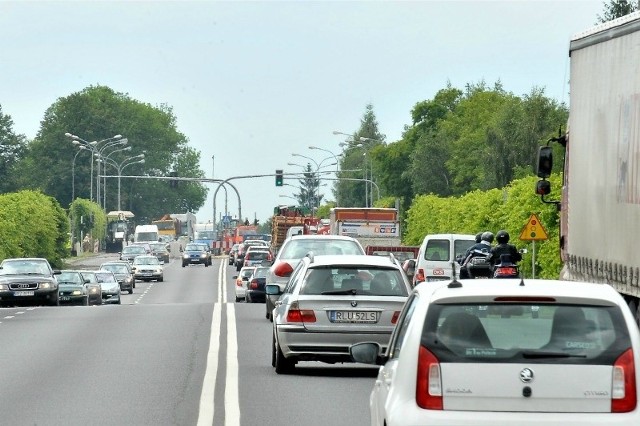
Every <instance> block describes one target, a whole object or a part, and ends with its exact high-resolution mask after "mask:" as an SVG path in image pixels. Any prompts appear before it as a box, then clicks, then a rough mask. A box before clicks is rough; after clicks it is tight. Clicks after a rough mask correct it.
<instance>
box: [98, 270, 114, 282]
mask: <svg viewBox="0 0 640 426" xmlns="http://www.w3.org/2000/svg"><path fill="white" fill-rule="evenodd" d="M96 282H99V283H115V282H116V277H114V276H113V274H101V273H100V272H96Z"/></svg>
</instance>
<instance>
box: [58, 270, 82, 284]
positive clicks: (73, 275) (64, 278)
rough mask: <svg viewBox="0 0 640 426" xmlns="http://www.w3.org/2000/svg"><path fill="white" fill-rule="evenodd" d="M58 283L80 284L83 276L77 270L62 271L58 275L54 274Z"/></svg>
mask: <svg viewBox="0 0 640 426" xmlns="http://www.w3.org/2000/svg"><path fill="white" fill-rule="evenodd" d="M56 279H57V281H58V283H59V284H78V285H80V284H82V283H83V278H82V277H81V276H80V274H79V273H77V272H67V271H62V272H60V275H57V276H56Z"/></svg>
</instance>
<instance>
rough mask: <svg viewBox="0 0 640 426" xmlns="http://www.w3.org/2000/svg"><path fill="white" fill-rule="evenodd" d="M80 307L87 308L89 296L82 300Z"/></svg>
mask: <svg viewBox="0 0 640 426" xmlns="http://www.w3.org/2000/svg"><path fill="white" fill-rule="evenodd" d="M82 306H89V296H87V297H85V298H84V299H83V300H82Z"/></svg>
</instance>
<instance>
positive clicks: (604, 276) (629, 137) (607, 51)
mask: <svg viewBox="0 0 640 426" xmlns="http://www.w3.org/2000/svg"><path fill="white" fill-rule="evenodd" d="M569 56H570V58H571V59H570V65H571V74H570V84H571V87H570V89H571V90H570V93H571V94H570V109H569V125H568V129H567V130H568V132H567V133H566V134H565V135H564V136H563V137H559V138H557V139H555V140H556V141H558V142H559V143H560V145H562V146H564V148H565V161H564V173H563V181H564V183H563V188H562V196H561V200H560V201H549V200H545V198H544V197H545V195H548V194H549V192H550V184H549V181H547V180H545V178H546V177H548V176H549V173H550V170H551V166H552V157H553V155H552V146H547V147H541V148H540V152H539V158H538V176H539V177H541V178H542V180H540V181H538V184H537V185H536V193H537V194H539V195H541V196H542V200H543V201H545V202H553V203H557V204H558V206H559V209H560V218H561V224H560V249H561V255H562V260H563V262H564V265H563V268H562V272H561V278H562V279H566V280H584V281H589V282H594V283H601V284H608V285H610V286H612V287H613V288H615V289H616V290H617V291H618V292H619V293H620V294H621V295H622V296H623V297H624V298H625V300H626V301H627V304H628V305H629V308H630V309H631V311H632V312H633V314H634V315H635V318H636V321H640V299H639V298H640V286H639V282H640V256H638V253H636V249H638V247H639V246H640V243H639V238H638V237H639V234H638V230H639V229H640V12H635V13H632V14H630V15H627V16H625V17H622V18H619V19H616V20H614V21H611V22H608V23H605V24H602V25H599V26H597V27H594V28H591V29H589V30H587V31H584V32H582V33H579V34H577V35H575V36H574V37H573V38H572V39H571V43H570V48H569Z"/></svg>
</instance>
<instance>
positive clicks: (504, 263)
mask: <svg viewBox="0 0 640 426" xmlns="http://www.w3.org/2000/svg"><path fill="white" fill-rule="evenodd" d="M492 276H493V278H518V277H519V276H520V269H519V268H518V265H517V264H515V263H514V262H513V261H512V260H511V256H510V255H508V254H501V255H500V262H499V263H496V264H495V265H494V266H493V274H492Z"/></svg>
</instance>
